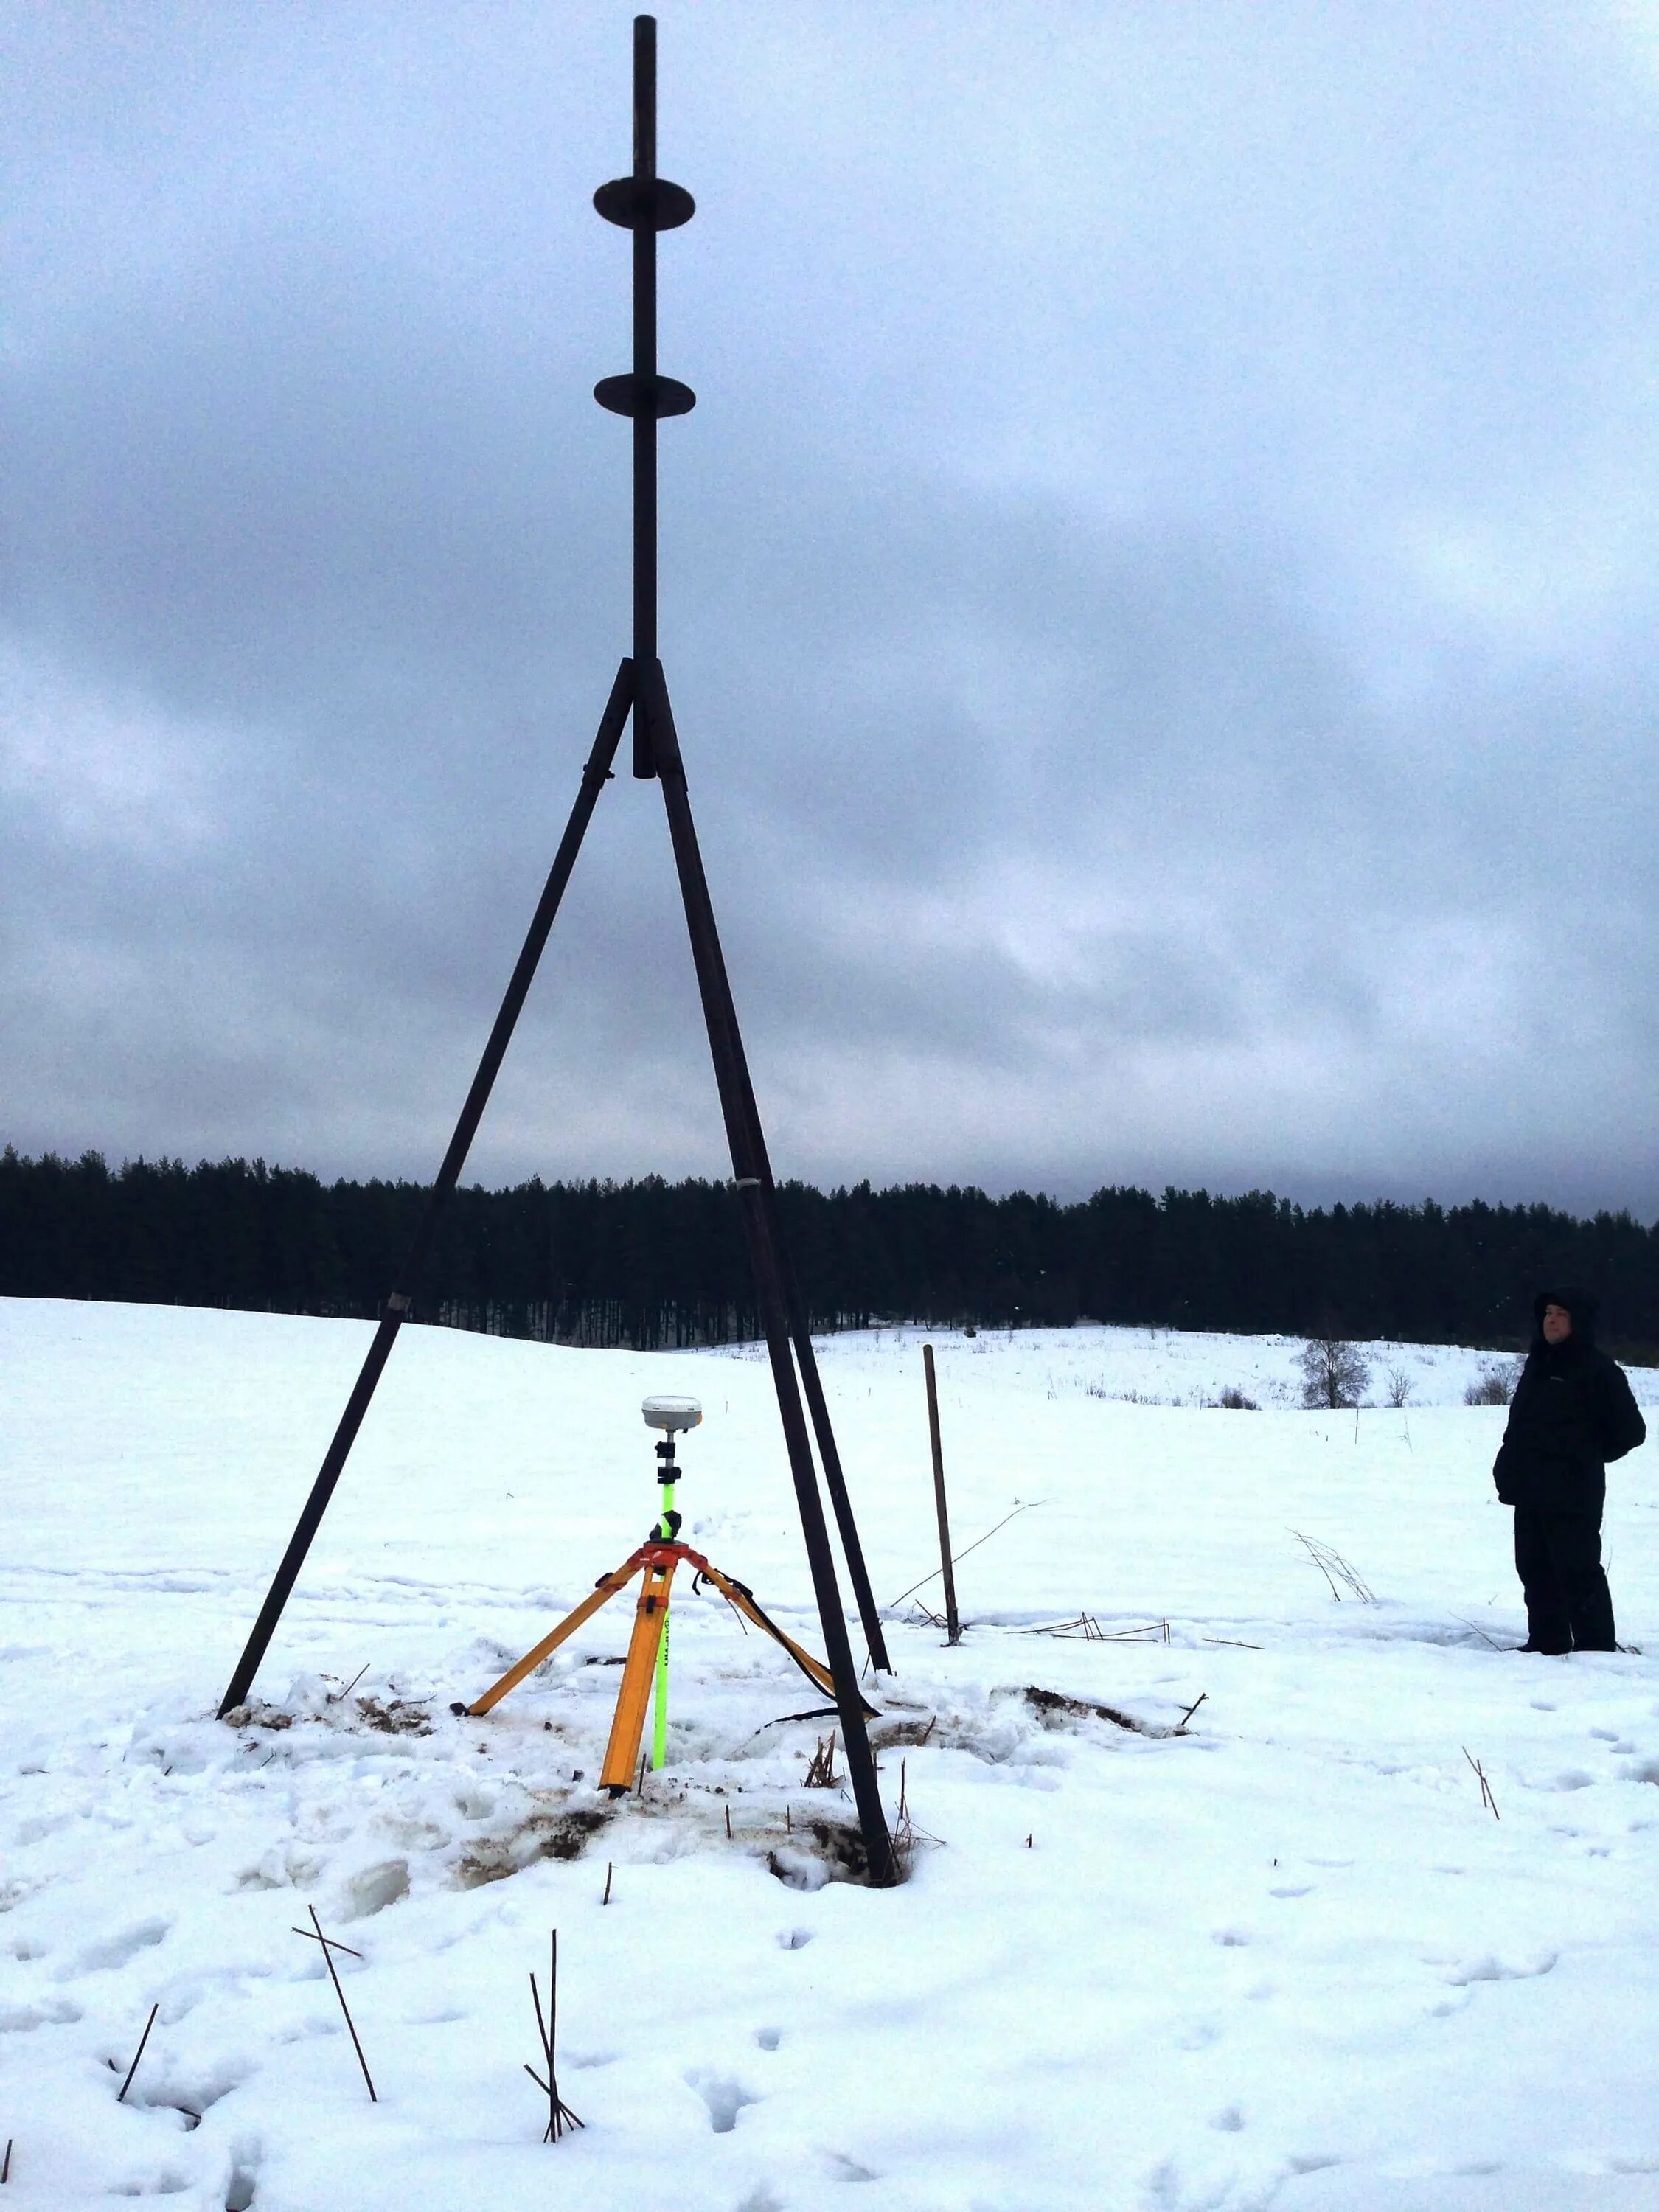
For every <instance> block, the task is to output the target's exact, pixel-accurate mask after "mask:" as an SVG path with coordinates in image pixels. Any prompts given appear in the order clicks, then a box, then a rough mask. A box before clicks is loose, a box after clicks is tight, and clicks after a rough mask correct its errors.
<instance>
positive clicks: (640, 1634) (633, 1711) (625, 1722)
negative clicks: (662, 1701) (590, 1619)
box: [599, 1555, 678, 1791]
mask: <svg viewBox="0 0 1659 2212" xmlns="http://www.w3.org/2000/svg"><path fill="white" fill-rule="evenodd" d="M677 1565H678V1560H676V1559H673V1558H672V1557H669V1558H667V1559H664V1558H662V1557H661V1556H660V1555H659V1557H657V1558H656V1559H650V1560H647V1563H646V1569H645V1581H644V1583H643V1585H642V1586H641V1590H640V1601H639V1603H638V1604H637V1605H636V1606H635V1608H634V1633H633V1634H632V1635H631V1636H630V1637H629V1639H628V1656H627V1658H626V1659H625V1660H624V1661H623V1678H622V1688H621V1689H620V1690H619V1691H618V1692H617V1715H616V1718H615V1719H614V1720H613V1721H612V1722H611V1741H610V1742H609V1743H608V1744H607V1745H606V1746H605V1765H603V1766H602V1767H601V1768H600V1769H599V1787H600V1788H601V1789H602V1790H613V1791H620V1790H631V1789H632V1788H633V1786H634V1770H635V1766H636V1765H637V1764H638V1762H639V1756H640V1738H641V1735H643V1734H644V1732H645V1709H646V1707H647V1705H649V1704H650V1702H651V1686H652V1682H653V1679H654V1677H655V1675H656V1671H657V1649H658V1646H659V1644H661V1642H662V1632H663V1623H664V1622H665V1620H667V1618H668V1590H669V1585H670V1584H671V1583H672V1581H673V1579H674V1569H675V1567H676V1566H677Z"/></svg>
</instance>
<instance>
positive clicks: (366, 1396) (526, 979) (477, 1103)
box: [219, 660, 634, 1720]
mask: <svg viewBox="0 0 1659 2212" xmlns="http://www.w3.org/2000/svg"><path fill="white" fill-rule="evenodd" d="M633 703H634V664H633V662H632V661H631V660H624V661H623V664H622V665H621V667H620V668H618V669H617V680H616V682H615V683H614V684H612V685H611V696H610V698H609V699H607V700H606V702H605V713H604V714H602V715H601V716H600V718H599V733H598V735H597V736H596V737H595V738H594V740H593V750H592V752H591V753H589V755H588V757H587V759H586V763H585V764H584V766H583V769H582V778H581V787H580V790H579V791H578V792H577V793H576V800H575V804H574V805H573V806H572V808H571V810H570V819H569V820H568V823H566V824H565V831H564V836H562V838H561V839H560V840H559V849H558V851H557V853H556V854H555V855H554V860H553V866H552V868H551V869H550V872H549V874H548V878H547V882H546V884H545V886H544V889H543V891H542V896H541V899H540V902H539V903H538V906H537V908H536V911H535V914H534V915H533V916H532V920H531V924H530V929H529V933H528V934H527V935H526V938H525V941H524V949H523V950H522V951H521V952H520V955H519V958H518V963H517V965H516V966H515V967H514V969H513V975H512V978H511V980H510V981H509V982H508V984H507V995H506V997H505V998H504V999H503V1000H501V1012H499V1013H498V1014H497V1015H496V1017H495V1027H494V1028H493V1029H492V1030H490V1032H489V1042H488V1043H487V1044H486V1045H485V1047H484V1050H483V1059H482V1060H480V1061H479V1062H478V1072H477V1074H476V1075H475V1076H474V1077H473V1079H472V1088H471V1090H470V1091H468V1092H467V1094H466V1103H465V1105H464V1106H463V1107H462V1109H461V1118H460V1120H459V1121H458V1122H457V1123H456V1124H455V1133H454V1135H453V1137H452V1138H451V1139H450V1140H449V1150H448V1151H447V1152H446V1153H445V1154H444V1158H443V1164H442V1165H441V1167H440V1169H439V1170H438V1177H437V1181H436V1182H435V1183H434V1184H433V1186H432V1188H431V1189H430V1190H429V1191H428V1194H427V1200H426V1207H425V1211H424V1212H422V1216H421V1218H420V1222H419V1224H418V1225H417V1227H416V1231H415V1238H414V1242H413V1243H411V1244H410V1248H409V1251H408V1253H407V1255H406V1256H405V1258H404V1264H403V1266H402V1267H401V1268H399V1270H398V1279H397V1281H396V1282H395V1283H394V1284H393V1285H392V1292H391V1295H390V1296H389V1297H388V1298H387V1299H386V1306H385V1309H384V1310H383V1311H382V1313H381V1316H380V1328H378V1329H377V1330H376V1331H375V1333H374V1342H373V1343H372V1344H371V1345H370V1346H369V1348H368V1357H367V1358H365V1359H364V1361H363V1364H362V1371H361V1372H360V1374H359V1375H358V1377H357V1380H356V1384H355V1385H354V1386H353V1389H352V1392H351V1395H350V1397H349V1399H348V1400H347V1401H346V1408H345V1411H344V1413H342V1414H341V1416H340V1421H339V1425H338V1427H337V1429H336V1430H335V1431H334V1436H333V1440H332V1441H331V1443H330V1445H329V1448H328V1450H327V1451H326V1453H325V1455H324V1457H323V1463H322V1466H321V1468H319V1470H318V1474H317V1480H315V1482H313V1485H312V1486H311V1495H310V1497H309V1498H307V1500H306V1503H305V1509H304V1510H303V1511H302V1512H301V1516H300V1518H299V1521H298V1522H297V1523H296V1524H295V1530H294V1534H293V1535H292V1536H291V1537H290V1538H289V1546H288V1549H287V1551H286V1552H284V1553H283V1559H282V1564H281V1565H280V1566H279V1567H278V1568H277V1570H276V1577H275V1579H274V1580H273V1581H272V1583H271V1585H270V1589H269V1590H268V1591H267V1593H266V1595H265V1601H264V1605H263V1606H261V1607H260V1608H259V1617H258V1620H256V1621H255V1622H254V1624H253V1632H252V1635H250V1637H249V1638H248V1640H247V1644H246V1649H245V1650H244V1651H243V1653H242V1656H241V1657H240V1659H239V1660H238V1661H237V1662H236V1671H235V1673H234V1674H233V1675H232V1676H231V1678H230V1686H229V1687H228V1689H227V1690H226V1692H225V1694H224V1696H223V1697H222V1699H220V1701H219V1717H220V1719H221V1720H222V1719H223V1718H224V1717H225V1715H226V1714H227V1713H228V1712H229V1711H231V1710H232V1709H233V1707H234V1706H236V1705H240V1704H242V1702H243V1701H244V1699H246V1696H247V1693H248V1692H249V1690H250V1689H251V1688H252V1686H253V1677H254V1676H255V1674H257V1673H258V1670H259V1662H260V1661H261V1660H262V1659H263V1658H264V1656H265V1648H266V1646H267V1645H268V1644H270V1639H271V1637H272V1635H273V1634H274V1633H275V1632H276V1624H277V1622H278V1621H279V1620H281V1619H282V1617H283V1607H284V1606H285V1605H286V1604H287V1603H288V1601H289V1593H290V1592H291V1591H292V1589H293V1588H294V1585H295V1582H296V1580H297V1579H298V1577H299V1573H300V1570H301V1567H302V1566H303V1565H305V1558H306V1553H307V1552H308V1551H309V1550H310V1549H311V1544H312V1539H313V1537H314V1536H315V1535H316V1534H317V1531H318V1529H319V1528H320V1527H321V1525H322V1519H323V1516H324V1514H325V1512H326V1511H327V1510H328V1501H329V1499H330V1498H332V1496H333V1495H334V1486H335V1485H336V1483H337V1482H338V1480H340V1474H341V1471H342V1470H343V1468H344V1466H345V1463H346V1460H347V1458H348V1456H349V1454H350V1451H351V1447H352V1445H353V1444H354V1443H356V1440H357V1431H358V1430H359V1429H360V1428H361V1427H362V1420H363V1416H364V1414H365V1413H367V1412H368V1401H369V1400H370V1399H371V1398H372V1397H373V1396H374V1390H375V1386H376V1384H377V1383H379V1382H380V1376H381V1374H382V1372H383V1370H384V1369H385V1367H386V1361H387V1360H388V1359H389V1358H391V1356H392V1346H393V1344H394V1343H395V1342H396V1341H397V1337H398V1329H399V1328H401V1327H402V1326H403V1324H404V1322H405V1321H406V1320H407V1319H408V1317H409V1310H410V1306H411V1305H412V1304H413V1303H414V1297H415V1288H416V1284H417V1283H418V1281H419V1279H420V1276H421V1271H422V1268H423V1267H424V1266H425V1264H426V1258H427V1254H428V1250H429V1249H430V1248H431V1244H432V1240H433V1237H434V1235H435V1233H436V1231H437V1226H438V1222H439V1218H440V1217H441V1214H442V1212H443V1209H444V1206H445V1203H446V1201H447V1199H448V1197H449V1194H450V1193H451V1191H453V1189H454V1188H455V1185H456V1183H457V1182H459V1179H460V1173H461V1169H462V1167H463V1165H464V1164H465V1160H466V1156H467V1152H468V1151H469V1150H470V1148H471V1143H472V1139H473V1138H474V1136H475V1135H476V1134H477V1127H478V1123H479V1121H481V1120H482V1119H483V1109H484V1107H485V1105H486V1104H487V1103H488V1102H489V1093H490V1091H491V1089H492V1088H493V1087H494V1085H495V1078H496V1075H497V1073H499V1072H500V1069H501V1061H502V1060H503V1058H504V1057H505V1056H506V1053H507V1045H508V1042H510V1040H511V1038H512V1036H513V1027H514V1025H515V1024H516V1023H517V1021H518V1018H519V1015H520V1011H521V1010H522V1008H523V1006H524V1002H525V1000H526V997H527V996H528V995H529V991H530V986H531V982H532V979H533V977H534V975H535V973H536V967H537V963H538V961H539V960H540V958H541V957H542V950H543V947H544V945H546V943H547V939H548V933H549V932H550V930H551V928H552V927H553V918H554V916H555V915H556V914H557V912H558V910H559V902H560V901H561V900H562V898H563V896H564V891H565V885H566V884H568V882H569V880H570V872H571V870H572V869H573V868H574V866H575V865H576V855H577V854H578V853H579V852H580V850H581V842H582V839H583V837H584V836H585V835H586V830H587V825H588V823H589V822H590V821H591V820H592V816H593V809H594V807H595V805H597V804H598V801H599V793H600V792H601V791H603V790H604V788H605V782H606V781H607V779H608V778H609V776H610V774H611V762H612V760H613V759H614V758H615V757H616V752H617V744H618V743H619V742H620V741H621V738H622V733H623V727H624V726H625V724H626V723H627V720H628V716H629V709H630V708H631V707H632V705H633Z"/></svg>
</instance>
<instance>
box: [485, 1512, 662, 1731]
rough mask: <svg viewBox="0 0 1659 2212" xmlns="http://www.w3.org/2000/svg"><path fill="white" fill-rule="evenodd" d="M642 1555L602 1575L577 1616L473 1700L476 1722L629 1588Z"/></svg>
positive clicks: (568, 1615) (572, 1615)
mask: <svg viewBox="0 0 1659 2212" xmlns="http://www.w3.org/2000/svg"><path fill="white" fill-rule="evenodd" d="M640 1560H641V1553H638V1552H635V1554H634V1556H633V1558H632V1559H624V1560H623V1564H622V1565H621V1566H619V1567H618V1568H617V1571H616V1573H615V1574H614V1575H602V1576H601V1577H599V1581H598V1582H597V1583H595V1584H594V1585H593V1588H592V1590H590V1591H589V1593H588V1595H586V1597H585V1598H584V1599H583V1600H582V1601H581V1603H580V1605H579V1606H578V1607H576V1609H575V1611H574V1613H566V1615H565V1617H564V1619H563V1620H562V1621H561V1622H560V1623H559V1625H558V1626H557V1627H556V1629H553V1630H552V1631H551V1632H550V1633H549V1634H548V1635H546V1636H544V1637H543V1638H542V1640H541V1642H540V1643H539V1644H536V1645H534V1646H533V1647H532V1649H531V1650H528V1651H526V1653H525V1655H524V1657H523V1658H522V1659H520V1661H519V1662H518V1663H517V1665H516V1666H512V1667H509V1668H507V1672H506V1674H503V1675H502V1676H501V1680H500V1681H499V1682H492V1683H491V1684H490V1686H489V1688H488V1689H487V1690H486V1691H485V1692H484V1693H483V1697H481V1698H475V1699H473V1701H472V1703H471V1705H469V1706H468V1707H467V1709H466V1710H467V1712H468V1714H469V1716H470V1717H472V1718H474V1719H476V1718H477V1716H478V1715H479V1714H480V1713H487V1712H488V1711H489V1709H490V1707H491V1706H492V1705H500V1703H501V1699H503V1698H504V1697H505V1696H506V1695H507V1692H508V1691H509V1690H516V1689H517V1688H518V1686H519V1685H520V1682H522V1681H523V1680H524V1678H525V1676H526V1674H534V1673H535V1671H536V1669H537V1668H538V1667H539V1666H540V1665H541V1663H542V1662H543V1660H544V1659H545V1658H547V1657H548V1656H550V1654H551V1653H553V1652H555V1651H556V1650H558V1648H559V1646H560V1644H562V1643H563V1642H564V1640H565V1638H567V1637H568V1636H574V1634H575V1632H576V1631H577V1630H578V1629H579V1628H580V1626H581V1625H582V1623H583V1621H585V1620H592V1618H593V1615H594V1614H595V1613H597V1612H598V1611H599V1607H601V1606H602V1605H607V1604H609V1602H610V1601H611V1599H612V1598H613V1597H615V1595H617V1591H618V1590H623V1589H627V1588H628V1585H629V1583H631V1582H632V1581H633V1579H634V1577H635V1574H636V1573H637V1572H638V1571H639V1566H640Z"/></svg>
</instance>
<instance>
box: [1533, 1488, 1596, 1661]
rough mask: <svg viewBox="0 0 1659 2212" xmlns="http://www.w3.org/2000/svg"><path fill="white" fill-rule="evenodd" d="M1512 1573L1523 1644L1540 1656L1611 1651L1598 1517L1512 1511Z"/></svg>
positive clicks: (1593, 1515)
mask: <svg viewBox="0 0 1659 2212" xmlns="http://www.w3.org/2000/svg"><path fill="white" fill-rule="evenodd" d="M1515 1571H1516V1574H1518V1575H1519V1576H1520V1577H1521V1588H1522V1591H1523V1592H1524V1593H1525V1595H1526V1600H1527V1641H1528V1644H1532V1645H1533V1646H1534V1648H1535V1649H1536V1650H1540V1651H1571V1650H1574V1649H1575V1648H1576V1649H1577V1650H1580V1651H1613V1650H1617V1649H1618V1646H1617V1644H1615V1643H1614V1641H1613V1596H1612V1593H1611V1592H1610V1591H1609V1590H1608V1589H1607V1576H1606V1575H1605V1574H1604V1573H1603V1572H1602V1571H1601V1515H1600V1514H1599V1513H1551V1512H1547V1511H1546V1510H1544V1509H1543V1508H1542V1507H1541V1506H1537V1505H1517V1506H1516V1509H1515Z"/></svg>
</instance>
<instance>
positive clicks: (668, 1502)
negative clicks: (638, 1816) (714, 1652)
mask: <svg viewBox="0 0 1659 2212" xmlns="http://www.w3.org/2000/svg"><path fill="white" fill-rule="evenodd" d="M673 1510H674V1486H673V1484H672V1483H671V1482H665V1483H664V1485H663V1486H662V1519H661V1520H660V1521H659V1522H658V1524H657V1534H658V1536H659V1539H660V1541H662V1542H663V1543H665V1544H671V1543H672V1542H673V1541H674V1526H675V1524H674V1522H673V1521H672V1520H671V1518H670V1517H669V1516H671V1514H672V1512H673ZM669 1618H670V1615H669V1608H668V1607H667V1606H666V1605H665V1606H664V1607H663V1615H662V1641H661V1642H660V1643H659V1644H658V1646H657V1706H656V1712H655V1715H654V1717H653V1721H652V1726H651V1771H652V1772H653V1774H654V1773H657V1772H659V1771H660V1770H661V1769H662V1768H663V1767H664V1766H665V1765H667V1763H668V1623H669Z"/></svg>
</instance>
